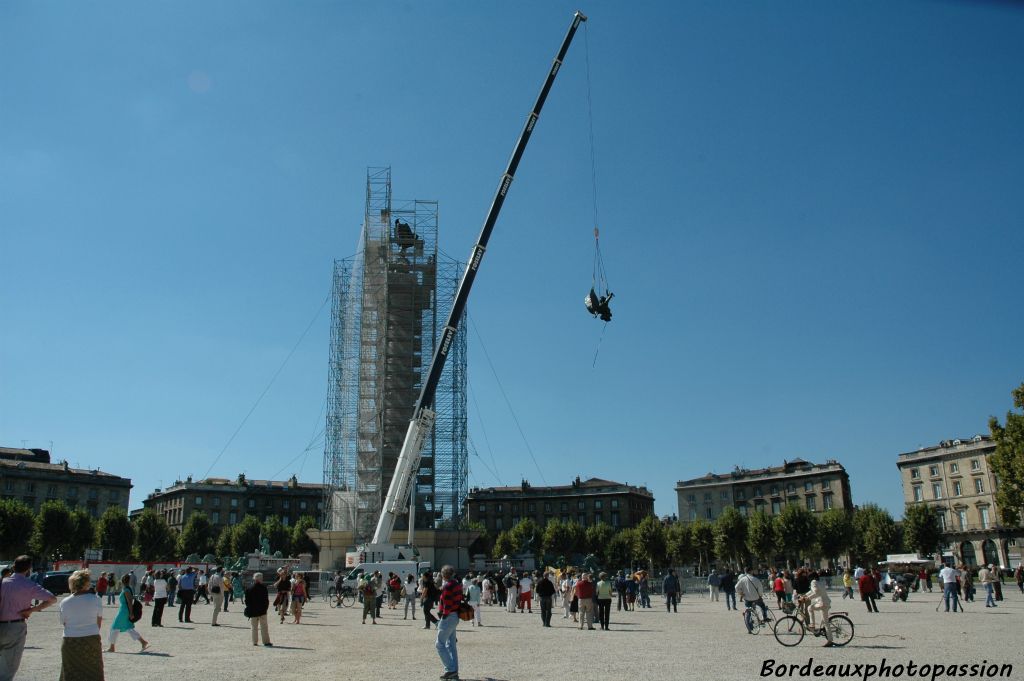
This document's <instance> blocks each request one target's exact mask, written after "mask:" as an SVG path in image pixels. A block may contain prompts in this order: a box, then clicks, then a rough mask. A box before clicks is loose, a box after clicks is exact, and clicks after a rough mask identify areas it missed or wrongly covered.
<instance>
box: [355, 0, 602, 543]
mask: <svg viewBox="0 0 1024 681" xmlns="http://www.w3.org/2000/svg"><path fill="white" fill-rule="evenodd" d="M586 20H587V17H586V16H584V15H583V13H582V12H576V14H574V15H573V18H572V23H571V24H570V25H569V31H568V32H567V33H566V34H565V39H564V40H563V41H562V47H561V48H560V49H559V50H558V54H557V55H555V59H554V61H553V62H552V64H551V70H550V71H549V72H548V75H547V78H546V79H545V80H544V85H543V87H541V89H540V94H539V95H537V102H536V103H535V104H534V105H533V110H532V111H530V115H529V116H528V117H527V119H526V125H525V126H524V127H523V132H522V133H521V134H520V135H519V140H518V141H517V142H516V146H515V148H514V149H513V150H512V157H511V158H510V159H509V162H508V167H507V168H506V169H505V172H504V173H503V174H502V176H501V181H500V182H499V183H498V190H497V192H496V193H495V195H494V200H493V201H492V202H491V209H490V210H489V211H488V212H487V218H486V219H485V220H484V226H483V228H482V229H481V230H480V236H479V237H478V238H477V242H476V246H474V247H473V252H472V255H471V257H470V259H469V263H468V264H467V265H466V271H465V272H463V274H462V279H461V280H460V281H459V288H458V290H457V291H456V292H455V301H454V302H453V303H452V309H451V312H449V313H448V321H447V323H445V326H444V331H442V333H441V342H440V343H438V345H437V349H436V350H435V351H434V357H433V359H432V360H431V362H430V371H429V373H428V374H427V380H426V381H424V383H423V388H422V390H420V396H419V398H418V399H417V400H416V405H415V407H414V408H413V416H412V420H411V421H409V430H408V431H406V434H405V441H404V442H403V443H402V450H401V452H400V453H399V455H398V463H397V464H396V466H395V474H394V476H393V477H392V478H391V485H390V486H389V487H388V494H387V497H385V499H384V508H383V509H382V511H381V514H380V519H379V520H378V521H377V529H376V531H374V533H373V541H372V543H373V544H377V545H379V544H384V543H385V542H387V541H388V539H389V538H390V536H391V531H392V530H393V529H394V527H395V519H396V518H397V517H398V516H399V515H400V514H401V513H402V512H403V511H404V510H405V508H406V506H407V505H408V503H409V490H410V486H411V485H412V483H413V480H414V478H415V476H416V471H417V470H418V469H419V465H420V454H421V451H422V448H423V440H424V438H425V437H426V435H427V434H428V433H429V432H430V430H431V428H432V427H433V425H434V408H433V407H434V393H435V391H436V390H437V383H438V381H439V380H440V378H441V370H442V369H444V363H445V361H446V360H447V359H448V351H449V349H450V348H451V345H452V341H453V340H454V339H455V333H456V332H457V331H458V327H459V320H460V319H461V318H462V313H463V311H464V310H465V309H466V300H467V299H468V298H469V291H470V289H471V288H472V287H473V281H474V280H475V279H476V273H477V270H478V269H479V268H480V261H481V260H483V257H484V252H485V251H486V250H487V241H488V240H489V239H490V237H491V231H492V230H493V229H494V223H495V222H497V220H498V213H500V212H501V207H502V205H503V204H504V203H505V197H506V196H507V195H508V190H509V187H510V186H511V185H512V180H514V179H515V175H516V169H517V168H518V167H519V161H521V160H522V158H523V152H524V151H525V150H526V145H527V143H529V141H530V135H531V134H532V133H533V128H534V126H536V125H537V119H538V118H540V110H541V109H542V108H543V107H544V101H545V100H546V99H547V97H548V93H549V92H550V91H551V86H552V85H553V84H554V82H555V76H557V75H558V71H559V69H560V68H561V67H562V60H563V59H565V53H566V52H567V51H568V50H569V44H570V43H572V39H573V36H575V35H576V29H577V28H579V25H580V23H581V22H584V21H586Z"/></svg>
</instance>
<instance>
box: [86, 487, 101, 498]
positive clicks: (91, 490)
mask: <svg viewBox="0 0 1024 681" xmlns="http://www.w3.org/2000/svg"><path fill="white" fill-rule="evenodd" d="M99 495H100V493H99V490H97V489H96V488H95V487H90V488H89V498H90V499H96V498H98V497H99Z"/></svg>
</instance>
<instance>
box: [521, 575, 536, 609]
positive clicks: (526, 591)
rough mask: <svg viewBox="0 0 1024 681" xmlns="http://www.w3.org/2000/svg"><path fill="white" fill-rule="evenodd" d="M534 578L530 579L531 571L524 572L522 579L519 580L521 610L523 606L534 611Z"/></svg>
mask: <svg viewBox="0 0 1024 681" xmlns="http://www.w3.org/2000/svg"><path fill="white" fill-rule="evenodd" d="M532 589H533V580H532V579H530V573H529V572H524V573H523V577H522V579H520V580H519V612H522V611H523V607H524V606H525V607H526V609H527V610H528V611H529V612H530V613H533V593H532V592H531V590H532Z"/></svg>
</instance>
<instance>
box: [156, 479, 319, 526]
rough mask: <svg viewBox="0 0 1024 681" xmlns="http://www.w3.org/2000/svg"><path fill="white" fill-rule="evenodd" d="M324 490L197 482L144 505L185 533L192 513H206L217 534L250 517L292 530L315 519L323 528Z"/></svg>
mask: <svg viewBox="0 0 1024 681" xmlns="http://www.w3.org/2000/svg"><path fill="white" fill-rule="evenodd" d="M323 493H324V486H323V485H322V484H319V483H309V482H299V481H298V480H297V479H296V478H295V477H294V476H292V478H291V479H290V480H284V481H279V480H247V479H246V478H245V476H244V475H239V476H238V478H236V479H235V480H228V479H227V478H206V479H205V480H199V481H197V482H193V480H192V478H191V477H189V478H187V479H186V480H185V481H184V482H183V481H181V480H177V481H175V483H174V484H173V485H171V486H170V487H168V488H167V489H165V490H162V491H161V490H159V489H158V490H155V491H154V492H153V493H152V494H150V495H149V496H147V497H146V499H145V501H143V502H142V505H143V507H144V508H151V509H153V510H154V511H156V512H157V513H159V514H160V515H162V516H163V517H164V520H166V521H167V524H168V525H170V526H171V527H172V528H174V529H176V530H181V529H182V528H183V527H184V526H185V523H186V522H187V521H188V518H189V516H191V515H192V513H194V512H196V511H199V512H201V513H205V514H206V517H207V518H209V520H210V524H211V525H213V527H214V528H215V529H217V530H219V529H221V528H222V527H225V526H226V525H234V524H236V523H239V522H241V521H242V519H243V518H244V517H245V516H247V515H252V516H256V518H257V519H258V520H259V521H260V522H261V523H262V522H264V521H265V520H267V519H268V518H271V517H278V518H280V519H281V522H282V524H284V526H285V527H291V526H292V525H294V524H295V523H296V522H298V520H299V518H301V517H302V516H304V515H308V516H312V517H313V518H314V519H315V520H316V521H317V526H319V524H320V522H321V520H322V515H323Z"/></svg>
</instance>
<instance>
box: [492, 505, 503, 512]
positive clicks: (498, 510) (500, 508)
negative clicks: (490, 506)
mask: <svg viewBox="0 0 1024 681" xmlns="http://www.w3.org/2000/svg"><path fill="white" fill-rule="evenodd" d="M503 507H504V504H497V506H496V507H495V509H494V510H495V511H496V512H498V513H501V512H502V511H503V510H504V508H503Z"/></svg>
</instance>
